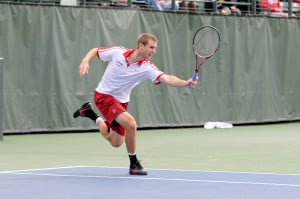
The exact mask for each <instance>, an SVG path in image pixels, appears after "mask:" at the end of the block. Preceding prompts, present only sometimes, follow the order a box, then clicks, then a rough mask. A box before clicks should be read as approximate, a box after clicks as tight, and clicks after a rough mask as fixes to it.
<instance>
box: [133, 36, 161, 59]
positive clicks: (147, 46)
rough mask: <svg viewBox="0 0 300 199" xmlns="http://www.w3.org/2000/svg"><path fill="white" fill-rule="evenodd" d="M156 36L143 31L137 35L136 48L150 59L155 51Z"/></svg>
mask: <svg viewBox="0 0 300 199" xmlns="http://www.w3.org/2000/svg"><path fill="white" fill-rule="evenodd" d="M156 48H157V38H156V37H155V36H154V35H152V34H149V33H143V34H141V35H140V36H139V37H138V40H137V49H138V50H139V51H140V53H141V54H143V55H144V57H145V58H148V59H150V58H151V57H152V55H154V54H155V53H156Z"/></svg>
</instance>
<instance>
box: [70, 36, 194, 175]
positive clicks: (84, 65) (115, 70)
mask: <svg viewBox="0 0 300 199" xmlns="http://www.w3.org/2000/svg"><path fill="white" fill-rule="evenodd" d="M157 42H158V41H157V38H156V37H155V36H154V35H152V34H148V33H143V34H141V35H140V36H139V37H138V39H137V47H136V49H128V48H125V47H122V46H114V47H99V48H93V49H91V50H90V51H89V52H88V53H87V54H86V56H85V57H84V58H83V59H82V61H81V63H80V65H79V76H80V78H82V77H83V76H84V75H85V74H86V73H88V71H89V61H90V60H91V59H92V58H94V57H96V56H97V57H98V58H99V59H100V60H101V61H104V62H108V65H107V67H106V70H105V72H104V74H103V76H102V79H101V81H100V82H99V84H98V86H97V88H96V89H95V91H94V102H95V104H96V106H97V108H98V110H99V111H100V113H101V114H102V116H103V118H102V117H100V116H98V115H97V114H96V113H95V112H94V110H93V108H92V104H91V103H90V102H86V103H84V104H83V105H82V106H81V108H79V109H78V110H77V111H76V112H75V113H74V114H73V117H74V118H77V117H78V116H81V117H88V118H90V119H91V120H93V121H94V122H95V123H96V124H97V126H98V128H99V131H100V132H101V134H102V135H103V137H104V138H105V139H107V140H108V141H109V142H110V144H111V145H112V146H113V147H120V146H121V145H122V143H123V142H124V140H125V143H126V148H127V152H128V156H129V159H130V167H129V174H131V175H147V171H145V170H144V169H143V167H142V165H141V163H140V161H139V160H138V158H137V155H136V131H137V124H136V121H135V119H134V118H133V116H132V115H131V114H130V113H128V112H127V106H128V102H129V100H130V93H131V90H132V89H133V88H134V87H135V86H136V85H138V84H139V83H141V82H142V81H144V80H151V81H152V82H153V83H154V84H156V85H157V84H159V83H165V84H167V85H170V86H173V87H190V88H194V87H196V85H197V82H196V81H193V80H192V79H188V80H183V79H180V78H178V77H176V76H173V75H167V74H165V73H164V72H162V71H160V70H159V69H158V68H157V67H156V66H155V65H154V64H153V63H152V62H151V61H150V59H151V57H152V56H153V55H154V54H155V53H156V49H157Z"/></svg>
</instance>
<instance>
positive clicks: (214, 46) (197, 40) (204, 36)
mask: <svg viewBox="0 0 300 199" xmlns="http://www.w3.org/2000/svg"><path fill="white" fill-rule="evenodd" d="M220 42H221V38H220V34H219V31H218V30H217V29H216V28H215V27H213V26H203V27H201V28H199V29H198V30H197V32H196V33H195V35H194V39H193V49H194V52H195V56H196V68H195V72H194V74H193V76H192V80H193V81H196V80H197V77H198V71H199V68H200V67H201V66H202V64H203V63H204V62H205V61H206V60H208V59H209V58H211V57H212V56H213V55H214V54H215V53H216V52H217V51H218V49H219V46H220Z"/></svg>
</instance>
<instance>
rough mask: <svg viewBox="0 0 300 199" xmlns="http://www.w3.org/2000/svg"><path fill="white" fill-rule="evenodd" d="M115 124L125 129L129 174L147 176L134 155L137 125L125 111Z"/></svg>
mask: <svg viewBox="0 0 300 199" xmlns="http://www.w3.org/2000/svg"><path fill="white" fill-rule="evenodd" d="M115 122H116V123H118V124H119V125H121V127H123V128H124V129H125V132H126V134H125V143H126V148H127V152H128V156H129V160H130V167H129V174H131V175H147V172H146V171H145V170H144V168H143V166H142V165H141V163H140V161H139V160H138V159H137V155H136V131H137V124H136V121H135V119H134V117H133V116H132V115H131V114H129V113H128V112H127V111H126V112H122V113H120V114H119V115H118V116H117V117H116V119H115Z"/></svg>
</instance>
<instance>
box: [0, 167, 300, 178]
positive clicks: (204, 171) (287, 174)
mask: <svg viewBox="0 0 300 199" xmlns="http://www.w3.org/2000/svg"><path fill="white" fill-rule="evenodd" d="M85 167H86V168H106V169H128V167H115V166H91V165H79V166H65V167H49V168H39V169H22V170H11V171H0V174H1V173H15V172H27V171H46V170H56V169H71V168H85ZM147 170H148V171H151V170H152V171H180V172H202V173H228V174H253V175H278V176H300V174H290V173H260V172H239V171H209V170H188V169H187V170H183V169H156V168H148V169H147Z"/></svg>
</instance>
